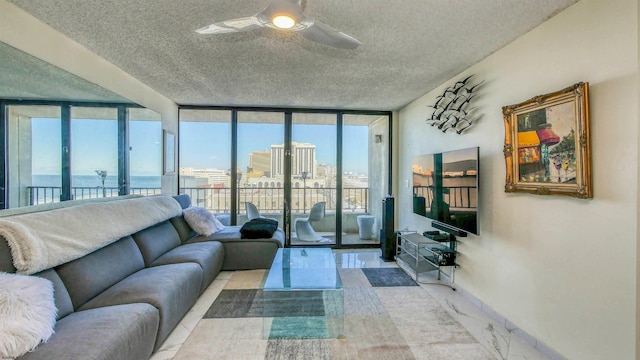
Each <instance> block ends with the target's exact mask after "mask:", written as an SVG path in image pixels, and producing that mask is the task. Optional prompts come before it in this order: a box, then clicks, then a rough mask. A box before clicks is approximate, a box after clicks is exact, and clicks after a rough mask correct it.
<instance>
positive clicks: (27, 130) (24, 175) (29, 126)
mask: <svg viewBox="0 0 640 360" xmlns="http://www.w3.org/2000/svg"><path fill="white" fill-rule="evenodd" d="M7 115H8V116H7V120H8V121H7V122H6V124H7V130H8V134H7V136H6V138H7V140H8V144H7V145H8V146H7V147H6V148H7V150H8V156H7V158H8V162H7V164H6V172H7V179H6V183H7V184H8V185H9V186H8V187H7V190H8V191H7V192H6V194H7V204H6V206H5V207H6V208H16V207H21V206H29V205H34V204H40V203H51V202H58V201H60V192H61V189H62V156H61V151H60V149H61V148H62V145H61V141H62V140H61V126H62V125H61V120H60V107H59V106H19V105H15V106H7Z"/></svg>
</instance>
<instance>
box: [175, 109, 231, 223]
mask: <svg viewBox="0 0 640 360" xmlns="http://www.w3.org/2000/svg"><path fill="white" fill-rule="evenodd" d="M179 138H180V141H179V144H180V149H179V158H180V160H179V164H180V167H179V192H180V193H186V194H189V195H190V196H191V202H192V204H193V205H194V206H200V207H204V208H206V209H208V210H209V211H210V212H212V213H214V214H217V215H218V216H220V217H223V218H224V219H225V222H227V221H228V219H230V213H231V174H230V171H231V112H230V111H227V110H186V109H184V110H181V111H180V128H179Z"/></svg>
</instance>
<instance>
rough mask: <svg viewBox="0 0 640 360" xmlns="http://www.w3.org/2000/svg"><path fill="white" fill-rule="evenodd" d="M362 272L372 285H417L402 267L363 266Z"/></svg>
mask: <svg viewBox="0 0 640 360" xmlns="http://www.w3.org/2000/svg"><path fill="white" fill-rule="evenodd" d="M362 272H363V273H364V275H365V276H366V277H367V280H369V283H371V286H373V287H389V286H418V284H417V283H416V282H415V281H414V280H413V279H412V278H411V277H410V276H409V275H407V273H406V272H404V271H403V270H402V269H398V268H365V269H362Z"/></svg>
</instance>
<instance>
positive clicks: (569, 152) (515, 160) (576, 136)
mask: <svg viewBox="0 0 640 360" xmlns="http://www.w3.org/2000/svg"><path fill="white" fill-rule="evenodd" d="M502 115H503V117H504V126H505V140H504V157H505V162H506V167H507V177H506V185H505V187H504V190H505V192H526V193H532V194H538V195H569V196H574V197H577V198H581V199H589V198H593V185H592V181H591V145H590V140H589V83H586V82H580V83H577V84H574V85H572V86H569V87H567V88H565V89H562V90H560V91H556V92H553V93H549V94H545V95H539V96H536V97H534V98H532V99H530V100H527V101H525V102H522V103H520V104H516V105H509V106H504V107H503V108H502Z"/></svg>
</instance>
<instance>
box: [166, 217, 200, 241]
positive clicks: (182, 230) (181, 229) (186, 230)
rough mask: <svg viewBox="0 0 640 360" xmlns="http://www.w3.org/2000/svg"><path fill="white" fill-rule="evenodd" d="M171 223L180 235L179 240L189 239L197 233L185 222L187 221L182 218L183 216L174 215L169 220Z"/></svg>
mask: <svg viewBox="0 0 640 360" xmlns="http://www.w3.org/2000/svg"><path fill="white" fill-rule="evenodd" d="M169 221H170V222H171V225H173V227H174V228H176V231H177V232H178V236H180V242H182V243H184V242H185V241H187V240H189V239H191V238H192V237H194V236H196V235H198V233H196V232H195V231H193V229H192V228H191V227H190V226H189V224H187V221H186V220H185V219H184V216H182V215H180V216H176V217H174V218H172V219H171V220H169Z"/></svg>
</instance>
